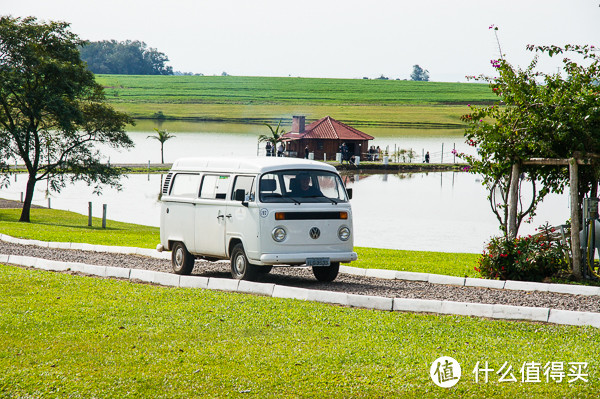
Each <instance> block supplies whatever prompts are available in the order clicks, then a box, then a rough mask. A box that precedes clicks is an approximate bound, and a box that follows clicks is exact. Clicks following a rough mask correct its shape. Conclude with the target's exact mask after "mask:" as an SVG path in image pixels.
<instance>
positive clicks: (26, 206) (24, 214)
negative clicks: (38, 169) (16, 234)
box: [19, 175, 37, 223]
mask: <svg viewBox="0 0 600 399" xmlns="http://www.w3.org/2000/svg"><path fill="white" fill-rule="evenodd" d="M35 183H37V180H36V179H35V175H34V176H32V175H29V180H27V188H26V191H25V201H24V202H23V209H22V210H21V218H20V219H19V222H27V223H29V222H30V221H31V220H30V215H31V201H33V192H34V189H35Z"/></svg>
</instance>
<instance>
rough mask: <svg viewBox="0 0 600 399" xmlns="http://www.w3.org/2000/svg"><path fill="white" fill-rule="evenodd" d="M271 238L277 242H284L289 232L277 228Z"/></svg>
mask: <svg viewBox="0 0 600 399" xmlns="http://www.w3.org/2000/svg"><path fill="white" fill-rule="evenodd" d="M271 237H273V239H274V240H275V241H277V242H282V241H283V240H285V237H287V232H286V231H285V229H284V228H283V227H275V228H274V229H273V232H272V233H271Z"/></svg>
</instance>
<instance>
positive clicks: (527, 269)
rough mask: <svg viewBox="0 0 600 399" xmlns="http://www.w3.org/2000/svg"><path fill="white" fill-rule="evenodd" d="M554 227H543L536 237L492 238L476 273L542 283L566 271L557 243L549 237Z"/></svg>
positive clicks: (484, 275)
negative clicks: (547, 278)
mask: <svg viewBox="0 0 600 399" xmlns="http://www.w3.org/2000/svg"><path fill="white" fill-rule="evenodd" d="M552 233H554V228H552V227H549V226H547V225H546V226H542V227H541V228H540V233H539V234H536V235H535V236H531V235H529V236H526V237H517V238H515V239H510V238H507V237H494V238H492V239H491V240H490V242H489V243H488V244H487V246H486V249H485V250H484V251H483V254H482V256H481V258H479V261H478V266H477V267H475V270H476V271H477V272H479V273H480V274H481V275H482V276H483V277H486V278H497V279H500V280H526V281H542V280H543V279H544V278H546V277H551V276H554V275H556V274H557V273H559V272H560V271H562V270H568V266H569V265H568V262H567V259H566V258H565V253H566V252H565V251H567V250H568V249H567V248H566V247H565V245H564V244H562V243H560V241H557V240H554V239H553V238H552V235H553V234H552Z"/></svg>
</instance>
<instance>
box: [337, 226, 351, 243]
mask: <svg viewBox="0 0 600 399" xmlns="http://www.w3.org/2000/svg"><path fill="white" fill-rule="evenodd" d="M338 237H339V238H340V240H342V241H348V239H349V238H350V228H349V227H346V226H342V227H340V228H339V230H338Z"/></svg>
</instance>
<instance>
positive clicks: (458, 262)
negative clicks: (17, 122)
mask: <svg viewBox="0 0 600 399" xmlns="http://www.w3.org/2000/svg"><path fill="white" fill-rule="evenodd" d="M20 214H21V210H20V209H0V233H2V234H8V235H9V236H13V237H18V238H27V239H31V240H41V241H61V242H85V243H89V244H103V245H119V246H126V247H140V248H156V244H158V243H159V242H160V236H159V229H158V228H157V227H148V226H140V225H136V224H131V223H122V222H114V221H108V222H107V228H106V229H102V228H101V226H102V220H101V219H98V218H93V222H92V225H93V226H92V227H88V225H87V221H88V219H87V216H84V215H80V214H77V213H73V212H68V211H60V210H55V209H32V210H31V223H20V222H19V216H20ZM356 252H357V253H358V256H359V261H358V262H353V263H352V266H357V267H364V268H375V269H392V270H406V271H414V272H423V273H438V274H449V275H455V276H461V277H462V276H465V275H469V276H473V277H474V276H475V274H474V270H473V267H474V266H475V264H476V260H477V255H475V254H446V253H441V252H424V251H399V250H391V249H374V248H360V247H358V248H356Z"/></svg>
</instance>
